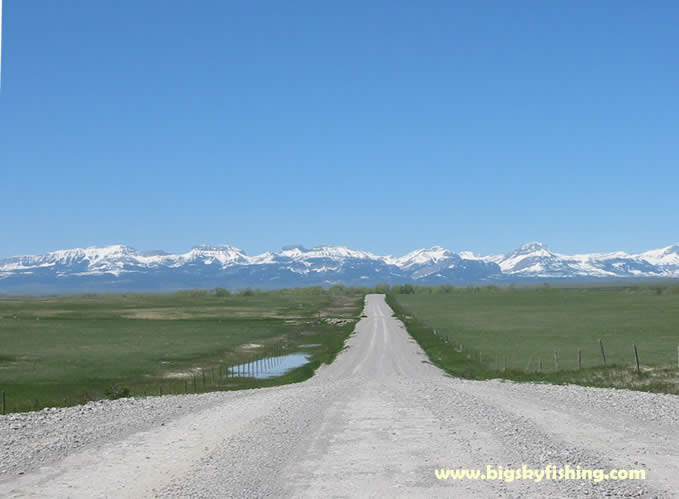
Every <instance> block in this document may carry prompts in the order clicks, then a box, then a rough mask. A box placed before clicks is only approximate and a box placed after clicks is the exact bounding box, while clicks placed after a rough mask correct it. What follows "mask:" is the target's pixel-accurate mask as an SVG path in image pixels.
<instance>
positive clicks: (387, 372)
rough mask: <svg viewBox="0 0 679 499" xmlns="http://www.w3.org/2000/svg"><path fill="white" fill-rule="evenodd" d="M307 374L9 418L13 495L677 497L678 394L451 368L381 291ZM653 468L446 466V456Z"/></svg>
mask: <svg viewBox="0 0 679 499" xmlns="http://www.w3.org/2000/svg"><path fill="white" fill-rule="evenodd" d="M365 313H366V315H367V317H366V318H363V319H362V320H361V321H360V323H359V324H358V325H357V327H356V331H355V333H354V334H353V335H352V336H351V338H350V339H349V341H348V342H347V349H346V350H345V351H343V352H342V353H341V354H340V355H339V356H338V358H337V360H336V361H335V362H334V363H333V364H331V365H330V366H323V367H322V368H321V369H319V370H318V371H317V374H316V375H315V376H314V377H313V378H312V379H310V380H308V381H306V382H304V383H299V384H295V385H287V386H282V387H276V388H265V389H258V390H247V391H241V392H228V393H211V394H204V395H181V396H165V397H150V398H146V399H143V400H142V399H124V400H117V401H111V402H108V401H107V402H99V403H90V404H88V405H86V406H80V407H73V408H69V409H54V410H45V411H41V412H37V413H30V414H19V415H10V416H4V417H0V496H2V497H23V496H32V497H88V498H90V497H155V496H158V497H309V498H317V497H427V498H429V497H601V496H626V497H679V448H678V447H679V446H678V444H679V397H676V396H670V395H656V394H648V393H639V392H631V391H624V390H609V389H595V388H584V387H578V386H551V385H541V384H515V383H509V382H501V381H490V382H475V381H466V380H459V379H455V378H451V377H449V376H447V375H445V374H444V373H443V372H442V371H440V370H439V369H438V368H436V367H434V366H432V365H431V364H429V362H428V361H427V357H426V356H425V355H424V353H423V352H422V350H421V349H420V348H419V346H417V344H416V343H415V342H414V341H413V340H412V339H411V338H410V336H409V335H408V334H407V332H406V331H405V329H404V327H403V325H402V323H401V322H400V321H398V320H397V319H396V318H394V317H393V316H392V312H391V309H390V308H389V307H388V306H387V305H386V303H385V302H384V297H383V296H381V295H370V296H368V297H367V299H366V307H365ZM486 465H493V466H502V467H503V468H505V469H507V468H519V467H521V466H522V465H526V466H528V467H529V468H541V467H544V466H547V465H554V466H557V467H562V466H564V465H569V466H571V467H572V468H575V467H576V466H580V467H581V468H593V469H594V468H596V469H605V470H609V469H613V468H620V469H644V470H646V472H647V480H645V481H601V482H598V483H595V482H591V481H575V480H570V481H567V480H561V481H559V480H544V481H542V482H539V483H535V482H534V481H528V480H516V481H513V482H504V481H500V480H492V481H491V480H486V481H471V480H447V481H444V480H437V478H436V476H435V474H434V470H435V469H437V468H470V469H479V468H480V469H482V470H484V471H485V468H486Z"/></svg>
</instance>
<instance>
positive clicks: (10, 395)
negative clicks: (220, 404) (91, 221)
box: [0, 289, 364, 411]
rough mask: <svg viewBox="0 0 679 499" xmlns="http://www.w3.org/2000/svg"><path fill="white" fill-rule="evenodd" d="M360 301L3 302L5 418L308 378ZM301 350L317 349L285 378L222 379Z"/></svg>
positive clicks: (302, 294) (187, 297)
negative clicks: (239, 367) (103, 401)
mask: <svg viewBox="0 0 679 499" xmlns="http://www.w3.org/2000/svg"><path fill="white" fill-rule="evenodd" d="M363 296H364V295H363V294H362V293H357V294H350V293H346V294H342V295H340V294H333V293H330V292H327V291H323V290H320V289H314V290H283V291H276V292H267V293H252V294H250V295H246V294H232V295H229V296H216V295H215V294H214V293H205V292H180V293H174V294H120V295H81V296H68V297H29V298H7V299H2V300H0V345H2V349H1V350H0V351H1V353H0V390H4V391H5V392H6V393H7V405H8V411H19V410H30V409H39V408H42V407H46V406H63V405H71V404H74V403H80V402H85V401H87V400H91V399H98V398H102V397H105V396H109V397H116V396H122V395H125V394H126V393H128V391H129V393H130V394H132V395H143V394H158V393H160V392H163V393H169V392H182V393H183V390H184V389H188V390H189V391H194V390H196V391H201V390H209V389H239V388H250V387H255V386H268V385H272V384H279V383H288V382H293V381H298V380H301V379H306V378H308V377H309V376H310V375H311V374H313V370H314V369H315V367H317V366H318V365H319V364H320V363H321V362H328V361H330V360H331V359H332V358H333V357H334V355H336V353H337V352H338V351H339V350H340V349H341V348H342V345H343V343H344V339H345V338H346V337H347V336H348V334H349V333H350V332H351V331H352V330H353V322H354V321H355V320H356V319H357V318H358V316H359V314H360V311H361V308H362V299H363ZM330 318H332V319H345V321H344V322H343V321H339V322H340V323H339V324H337V323H336V322H337V321H335V320H329V319H330ZM302 344H304V345H315V346H313V347H311V348H309V347H304V352H305V353H309V354H311V362H310V364H308V365H306V366H304V367H301V368H298V369H296V370H294V371H292V372H290V373H288V374H286V375H284V376H281V377H279V378H275V379H268V380H256V379H254V378H235V379H232V378H225V376H224V374H225V372H226V370H227V369H228V367H229V366H232V365H236V364H240V363H242V362H247V361H249V360H251V359H253V358H254V357H259V358H261V357H262V356H266V355H268V354H273V352H274V351H275V352H276V353H277V354H286V353H292V352H296V351H299V348H300V346H299V345H302ZM196 377H197V381H196ZM185 381H186V383H185Z"/></svg>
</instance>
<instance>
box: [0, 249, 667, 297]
mask: <svg viewBox="0 0 679 499" xmlns="http://www.w3.org/2000/svg"><path fill="white" fill-rule="evenodd" d="M630 278H642V279H643V278H679V244H674V245H669V246H666V247H663V248H658V249H652V250H648V251H645V252H642V253H637V254H632V253H627V252H623V251H613V252H606V253H585V254H575V255H567V254H563V253H558V252H555V251H552V250H551V249H550V248H549V247H548V246H547V245H545V244H543V243H541V242H531V243H526V244H523V245H521V246H520V247H519V248H517V249H515V250H513V251H510V252H508V253H504V254H502V255H489V256H482V255H477V254H475V253H472V252H470V251H460V252H454V251H451V250H449V249H446V248H444V247H442V246H432V247H431V248H420V249H417V250H414V251H412V252H410V253H408V254H406V255H403V256H400V257H394V256H391V255H387V256H380V255H376V254H374V253H371V252H368V251H362V250H355V249H352V248H349V247H347V246H330V245H320V246H316V247H314V248H309V249H307V248H304V247H303V246H302V245H291V246H285V247H283V248H282V249H281V250H280V251H279V252H266V253H262V254H259V255H253V256H250V255H248V254H247V253H246V252H245V251H244V250H242V249H240V248H238V247H236V246H233V245H230V244H216V245H215V244H201V245H198V246H194V247H193V248H191V249H190V250H189V251H187V252H185V253H177V254H173V253H167V252H165V251H162V250H154V251H138V250H136V249H135V248H133V247H131V246H127V245H124V244H114V245H110V246H101V247H97V246H90V247H87V248H70V249H62V250H56V251H52V252H48V253H45V254H42V255H23V256H15V257H10V258H5V259H0V291H21V290H28V291H40V290H43V289H44V290H47V291H49V292H52V291H56V292H61V291H69V290H74V289H75V290H96V291H100V290H104V291H105V290H137V289H141V290H160V289H182V288H186V287H212V286H223V287H229V288H239V287H249V286H258V287H262V288H276V287H287V286H305V285H331V284H336V283H341V284H347V285H360V284H366V285H369V284H370V285H372V284H375V283H378V282H388V283H394V284H395V283H403V282H414V283H420V284H441V283H451V284H462V283H490V282H511V281H513V280H535V279H559V280H561V279H630Z"/></svg>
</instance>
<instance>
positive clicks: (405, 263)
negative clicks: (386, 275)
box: [385, 246, 454, 269]
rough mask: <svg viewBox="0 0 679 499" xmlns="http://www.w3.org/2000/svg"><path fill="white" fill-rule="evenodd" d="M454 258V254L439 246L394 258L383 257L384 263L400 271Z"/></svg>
mask: <svg viewBox="0 0 679 499" xmlns="http://www.w3.org/2000/svg"><path fill="white" fill-rule="evenodd" d="M453 256H454V253H452V252H450V251H449V250H447V249H445V248H442V247H440V246H433V247H431V248H423V249H418V250H415V251H412V252H410V253H408V254H407V255H405V256H402V257H398V258H394V257H391V256H388V257H385V261H386V262H387V263H389V264H391V265H396V266H397V267H399V268H401V269H409V268H412V267H413V266H416V265H431V264H436V263H438V262H440V261H442V260H447V259H449V258H451V257H453Z"/></svg>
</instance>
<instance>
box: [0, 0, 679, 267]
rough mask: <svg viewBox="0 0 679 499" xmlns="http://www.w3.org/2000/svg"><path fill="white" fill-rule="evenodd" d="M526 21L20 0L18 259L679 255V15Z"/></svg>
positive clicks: (6, 235) (12, 72) (9, 116)
mask: <svg viewBox="0 0 679 499" xmlns="http://www.w3.org/2000/svg"><path fill="white" fill-rule="evenodd" d="M509 3H510V2H483V1H481V2H464V3H463V2H452V1H440V2H439V1H433V0H432V1H429V2H410V1H408V2H406V1H388V2H387V1H374V2H362V1H361V2H358V1H344V2H332V5H330V4H331V3H330V2H311V1H309V2H298V1H290V2H278V1H276V2H224V1H211V0H210V1H208V0H202V1H201V2H186V1H181V2H180V1H175V0H171V1H167V0H164V1H156V0H143V1H138V0H135V1H131V0H115V1H113V0H98V1H96V2H89V1H66V0H64V1H59V2H56V1H29V0H26V1H23V0H22V1H17V0H5V2H4V12H3V33H2V36H3V40H2V51H3V54H2V66H3V67H2V93H1V94H0V169H1V171H2V177H1V178H2V182H0V256H10V255H16V254H26V253H41V252H44V251H48V250H52V249H58V248H66V247H75V246H88V245H104V244H111V243H126V244H129V245H132V246H134V247H137V248H139V249H156V248H162V249H166V250H169V251H181V250H186V249H188V248H189V247H191V246H192V245H194V244H199V243H231V244H234V245H236V246H240V247H242V248H244V249H245V250H246V251H247V252H248V253H251V254H254V253H259V252H262V251H265V250H275V249H278V248H280V246H282V245H285V244H290V243H302V244H305V245H307V246H312V245H316V244H320V243H327V244H343V245H349V246H352V247H356V248H360V249H366V250H370V251H373V252H376V253H380V254H384V253H394V254H402V253H405V252H407V251H409V250H412V249H415V248H418V247H423V246H430V245H434V244H439V245H442V246H446V247H449V248H451V249H453V250H464V249H471V250H474V251H478V252H481V253H485V254H487V253H497V252H503V251H507V250H511V249H513V248H514V247H516V246H518V245H519V244H521V243H523V242H526V241H532V240H540V241H543V242H546V243H547V244H549V245H550V246H551V247H552V248H554V249H555V250H558V251H562V252H583V251H599V250H615V249H622V250H628V251H638V250H645V249H650V248H655V247H659V246H665V245H667V244H671V243H675V242H677V241H679V230H678V229H679V220H678V218H679V217H678V215H677V213H678V211H677V199H679V167H678V160H679V140H678V135H677V133H678V131H679V91H678V90H677V89H679V60H678V59H679V52H677V50H676V49H677V47H678V46H679V32H678V31H677V29H676V27H677V26H678V25H679V5H678V4H677V3H676V2H669V1H667V2H653V1H650V2H631V1H629V2H628V1H611V2H596V5H595V6H593V2H577V1H573V2H559V3H561V4H562V5H560V6H556V5H555V3H553V2H537V1H535V2H532V1H522V2H511V3H512V4H515V5H514V6H509V5H508V4H509ZM367 4H369V5H367ZM548 4H552V5H548Z"/></svg>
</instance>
